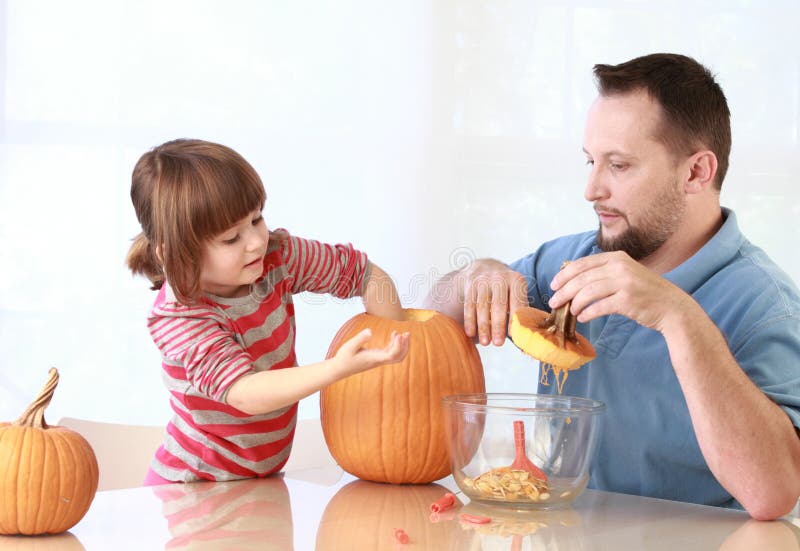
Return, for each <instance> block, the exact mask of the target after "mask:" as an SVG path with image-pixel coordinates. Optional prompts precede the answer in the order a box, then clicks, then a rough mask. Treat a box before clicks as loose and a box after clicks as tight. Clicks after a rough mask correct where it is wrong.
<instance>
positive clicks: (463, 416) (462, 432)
mask: <svg viewBox="0 0 800 551" xmlns="http://www.w3.org/2000/svg"><path fill="white" fill-rule="evenodd" d="M442 403H443V405H444V412H445V416H444V418H445V433H446V438H447V445H448V452H449V455H450V467H451V470H452V473H453V478H454V479H455V481H456V484H457V485H458V487H459V488H460V489H461V491H463V492H464V494H466V495H467V496H469V498H470V499H472V500H476V501H479V502H485V503H492V504H504V505H511V506H514V507H516V508H522V509H529V508H533V509H552V508H559V507H566V506H567V505H569V504H570V503H571V502H572V501H573V500H574V499H575V498H576V497H578V496H579V495H580V494H581V492H582V491H583V490H584V488H586V484H587V483H588V482H589V468H590V467H591V463H592V460H593V458H594V455H595V451H596V449H597V443H598V439H599V436H600V433H601V428H602V426H601V425H602V422H603V413H604V411H605V404H603V403H602V402H598V401H596V400H589V399H586V398H576V397H573V396H550V395H543V394H492V393H488V394H487V393H479V394H459V395H455V396H446V397H444V398H443V399H442ZM515 432H516V434H515ZM517 447H520V448H521V450H520V453H517ZM523 451H524V454H522V453H521V452H523ZM519 455H524V457H527V458H528V460H530V461H531V462H532V463H533V465H534V467H522V466H521V465H520V464H519V460H518V459H517V457H518V456H519Z"/></svg>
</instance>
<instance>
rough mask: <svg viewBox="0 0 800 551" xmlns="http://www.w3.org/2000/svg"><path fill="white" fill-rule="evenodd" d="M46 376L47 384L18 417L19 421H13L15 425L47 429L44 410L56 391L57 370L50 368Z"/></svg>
mask: <svg viewBox="0 0 800 551" xmlns="http://www.w3.org/2000/svg"><path fill="white" fill-rule="evenodd" d="M47 375H48V377H47V383H45V385H44V387H43V388H42V390H40V391H39V395H38V396H37V397H36V399H35V400H34V401H33V402H32V403H31V405H29V406H28V409H26V410H25V411H24V412H23V413H22V415H20V416H19V419H17V420H16V421H14V424H15V425H21V426H24V427H35V428H38V429H46V428H49V427H48V425H47V423H46V422H45V420H44V410H45V408H47V406H48V405H50V400H52V399H53V393H54V392H55V390H56V386H58V370H57V369H56V368H55V367H51V368H50V371H49V372H48V373H47Z"/></svg>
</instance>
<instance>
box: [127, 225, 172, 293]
mask: <svg viewBox="0 0 800 551" xmlns="http://www.w3.org/2000/svg"><path fill="white" fill-rule="evenodd" d="M125 263H126V264H127V265H128V268H130V270H131V272H133V274H134V275H139V274H141V275H143V276H145V277H146V278H147V279H149V280H150V283H152V284H153V286H152V287H151V289H153V290H156V289H161V286H162V285H163V284H164V270H163V269H162V268H161V264H160V263H159V261H158V258H157V257H156V253H155V251H154V250H153V247H152V245H151V243H150V240H149V239H147V237H146V236H145V234H144V233H140V234H139V235H137V236H136V237H135V238H134V239H133V243H132V244H131V248H130V249H129V250H128V256H127V257H125Z"/></svg>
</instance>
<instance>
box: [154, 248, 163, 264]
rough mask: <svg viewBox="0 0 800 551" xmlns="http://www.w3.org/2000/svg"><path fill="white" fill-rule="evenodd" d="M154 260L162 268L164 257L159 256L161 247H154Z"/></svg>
mask: <svg viewBox="0 0 800 551" xmlns="http://www.w3.org/2000/svg"><path fill="white" fill-rule="evenodd" d="M156 259H158V263H159V264H161V265H162V266H163V265H164V257H163V256H162V255H161V245H156Z"/></svg>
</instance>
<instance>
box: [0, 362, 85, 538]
mask: <svg viewBox="0 0 800 551" xmlns="http://www.w3.org/2000/svg"><path fill="white" fill-rule="evenodd" d="M57 385H58V370H56V369H55V368H52V369H50V372H49V377H48V380H47V384H45V386H44V388H43V389H42V391H41V392H40V393H39V396H37V398H36V400H34V401H33V403H32V404H31V405H30V406H28V409H26V410H25V412H24V413H23V414H22V415H21V416H20V418H19V419H17V420H16V421H14V422H13V423H0V534H5V535H14V534H24V535H38V534H58V533H60V532H64V531H65V530H69V529H70V528H72V527H73V526H74V525H75V524H77V523H78V521H80V520H81V519H82V518H83V516H84V515H85V514H86V511H88V510H89V506H90V505H91V504H92V500H93V499H94V495H95V492H96V491H97V482H98V479H99V472H98V468H97V458H96V457H95V455H94V451H92V448H91V446H90V445H89V443H88V442H87V441H86V440H85V439H84V438H83V437H82V436H81V435H80V434H78V433H77V432H74V431H72V430H69V429H67V428H64V427H57V426H49V425H48V424H47V423H46V422H45V420H44V410H45V408H46V407H47V406H48V404H49V403H50V400H51V399H52V398H53V392H54V391H55V389H56V386H57Z"/></svg>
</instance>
